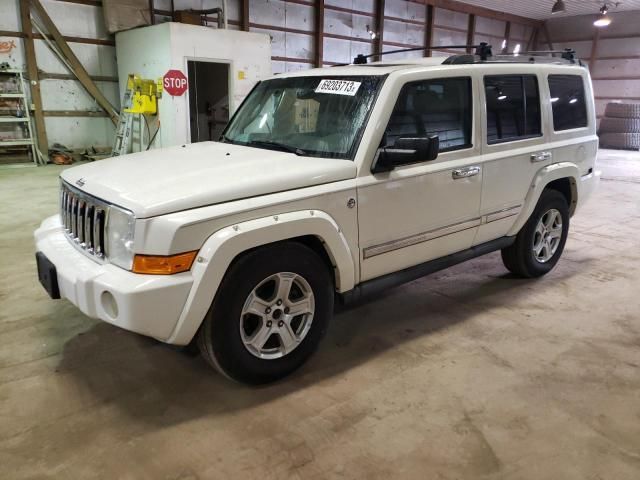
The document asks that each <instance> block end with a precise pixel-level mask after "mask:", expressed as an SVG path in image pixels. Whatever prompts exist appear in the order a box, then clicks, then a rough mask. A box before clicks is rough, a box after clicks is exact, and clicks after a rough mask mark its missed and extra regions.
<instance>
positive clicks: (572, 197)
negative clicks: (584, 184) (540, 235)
mask: <svg viewBox="0 0 640 480" xmlns="http://www.w3.org/2000/svg"><path fill="white" fill-rule="evenodd" d="M579 178H580V170H579V168H578V166H577V165H576V164H574V163H571V162H561V163H554V164H553V165H547V166H546V167H543V168H542V169H540V170H539V171H538V173H537V174H536V176H535V177H534V179H533V182H532V183H531V187H530V188H529V192H528V193H527V196H526V198H525V201H524V204H523V206H522V210H521V212H520V215H519V217H518V219H517V220H516V222H515V224H514V225H513V226H512V227H511V229H510V230H509V232H508V233H507V235H509V236H512V235H516V234H517V233H518V232H519V231H520V229H521V228H522V227H523V226H524V224H525V223H526V222H527V220H528V219H529V217H530V216H531V214H532V213H533V210H534V209H535V207H536V204H537V203H538V200H539V199H540V195H542V192H543V191H544V190H545V189H546V188H550V189H553V190H557V191H559V192H560V193H561V194H562V195H563V196H564V197H565V199H567V203H568V205H569V215H573V213H574V212H575V210H576V207H577V205H578V180H579Z"/></svg>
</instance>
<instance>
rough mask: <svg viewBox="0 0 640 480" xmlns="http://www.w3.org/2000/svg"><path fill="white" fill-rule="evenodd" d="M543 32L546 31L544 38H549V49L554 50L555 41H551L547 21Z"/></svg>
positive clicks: (543, 26)
mask: <svg viewBox="0 0 640 480" xmlns="http://www.w3.org/2000/svg"><path fill="white" fill-rule="evenodd" d="M542 33H544V38H545V39H546V40H547V45H548V46H549V50H553V42H552V41H551V35H549V28H548V27H547V22H544V23H543V24H542Z"/></svg>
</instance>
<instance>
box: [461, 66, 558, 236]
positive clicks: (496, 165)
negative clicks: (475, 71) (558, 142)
mask: <svg viewBox="0 0 640 480" xmlns="http://www.w3.org/2000/svg"><path fill="white" fill-rule="evenodd" d="M503 70H504V69H503ZM524 71H525V72H526V70H524ZM481 81H482V92H483V98H482V104H483V107H484V114H483V115H482V117H483V118H482V127H483V128H482V130H483V133H482V153H483V155H482V157H483V168H484V178H483V188H482V199H481V203H480V214H481V216H482V225H481V226H480V227H479V229H478V235H477V236H476V238H475V240H474V245H478V244H481V243H484V242H487V241H490V240H494V239H497V238H500V237H503V236H505V235H506V234H507V232H508V231H509V229H510V228H511V226H512V225H513V224H514V223H515V221H516V219H517V218H518V217H517V216H518V214H519V213H520V211H521V209H522V206H523V203H524V200H525V197H526V195H527V192H528V190H529V188H530V186H531V182H532V180H533V178H534V176H535V174H536V173H537V172H538V170H539V169H540V168H542V167H543V166H545V165H547V164H549V163H551V162H552V161H553V153H552V152H551V151H550V150H549V149H547V148H545V147H546V143H547V141H548V131H546V130H547V129H545V128H544V125H548V121H549V118H548V112H547V111H546V110H547V109H543V108H542V107H541V106H542V105H543V104H544V102H548V98H547V94H546V89H544V88H542V87H541V86H542V85H543V84H542V81H543V77H541V76H540V75H538V74H537V73H536V72H535V71H530V72H529V73H523V71H518V70H514V69H513V67H512V68H511V69H510V72H509V73H504V74H485V75H484V76H483V78H482V80H481Z"/></svg>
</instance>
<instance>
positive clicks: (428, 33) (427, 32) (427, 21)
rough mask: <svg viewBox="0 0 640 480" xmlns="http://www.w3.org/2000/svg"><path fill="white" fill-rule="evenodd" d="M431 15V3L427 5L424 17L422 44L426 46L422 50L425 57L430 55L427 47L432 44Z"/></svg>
mask: <svg viewBox="0 0 640 480" xmlns="http://www.w3.org/2000/svg"><path fill="white" fill-rule="evenodd" d="M433 17H434V15H433V5H427V6H426V12H425V17H424V46H425V47H427V50H425V51H424V56H425V57H431V50H430V49H429V48H430V47H431V46H432V45H433Z"/></svg>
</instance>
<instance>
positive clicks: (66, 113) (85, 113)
mask: <svg viewBox="0 0 640 480" xmlns="http://www.w3.org/2000/svg"><path fill="white" fill-rule="evenodd" d="M43 113H44V116H45V117H68V118H74V117H101V118H106V117H108V116H109V115H108V114H107V113H106V112H103V111H96V110H45V111H44V112H43Z"/></svg>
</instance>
